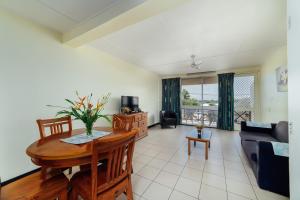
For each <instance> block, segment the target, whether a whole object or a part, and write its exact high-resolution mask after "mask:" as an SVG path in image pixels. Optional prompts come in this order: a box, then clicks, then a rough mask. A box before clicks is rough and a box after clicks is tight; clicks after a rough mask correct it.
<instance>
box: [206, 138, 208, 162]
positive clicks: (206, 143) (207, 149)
mask: <svg viewBox="0 0 300 200" xmlns="http://www.w3.org/2000/svg"><path fill="white" fill-rule="evenodd" d="M207 159H208V142H205V160H207Z"/></svg>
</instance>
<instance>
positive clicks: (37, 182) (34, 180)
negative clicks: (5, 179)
mask: <svg viewBox="0 0 300 200" xmlns="http://www.w3.org/2000/svg"><path fill="white" fill-rule="evenodd" d="M41 177H42V174H41V172H36V173H34V174H31V175H29V176H26V177H24V178H21V179H19V180H17V181H15V182H13V183H10V184H8V185H6V186H4V187H2V188H1V194H0V195H1V196H0V197H1V198H0V199H1V200H17V199H18V200H19V199H26V200H29V199H30V200H31V199H32V200H33V199H35V200H37V199H39V200H46V199H47V200H49V199H54V198H55V197H58V196H59V193H60V192H61V191H62V190H67V187H68V184H69V180H68V179H67V178H66V176H65V175H64V174H60V175H57V176H55V177H52V178H50V179H47V180H43V179H42V178H41Z"/></svg>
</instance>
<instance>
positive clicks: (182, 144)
mask: <svg viewBox="0 0 300 200" xmlns="http://www.w3.org/2000/svg"><path fill="white" fill-rule="evenodd" d="M184 144H185V142H182V143H181V144H180V145H181V146H184ZM179 149H180V148H179ZM179 149H178V150H177V151H176V152H178V151H179ZM174 155H175V154H174ZM186 164H187V162H185V164H184V166H183V168H182V170H181V173H180V174H179V175H178V178H177V181H176V183H175V185H174V188H173V190H172V192H171V194H170V196H169V198H168V200H170V198H171V195H172V193H173V192H174V190H175V188H176V185H177V183H178V181H179V179H180V177H181V175H182V173H183V170H184V168H185V166H186Z"/></svg>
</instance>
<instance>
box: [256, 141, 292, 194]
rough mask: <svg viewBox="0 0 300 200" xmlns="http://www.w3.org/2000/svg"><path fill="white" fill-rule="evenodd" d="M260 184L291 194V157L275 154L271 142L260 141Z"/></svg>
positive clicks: (262, 186)
mask: <svg viewBox="0 0 300 200" xmlns="http://www.w3.org/2000/svg"><path fill="white" fill-rule="evenodd" d="M257 159H258V164H257V168H258V169H257V172H258V173H257V175H258V176H257V182H258V185H259V186H260V187H261V188H263V189H267V190H271V191H276V192H278V193H280V194H282V195H285V196H288V195H289V159H288V158H287V157H283V156H277V155H275V154H274V151H273V145H272V143H271V142H265V141H259V142H258V158H257Z"/></svg>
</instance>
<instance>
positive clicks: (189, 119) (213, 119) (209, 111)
mask: <svg viewBox="0 0 300 200" xmlns="http://www.w3.org/2000/svg"><path fill="white" fill-rule="evenodd" d="M181 115H182V117H181V119H182V120H181V121H182V124H188V125H196V124H202V123H203V124H204V125H205V126H209V127H216V126H217V121H218V107H217V106H205V107H204V108H203V109H202V108H199V107H182V108H181Z"/></svg>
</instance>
